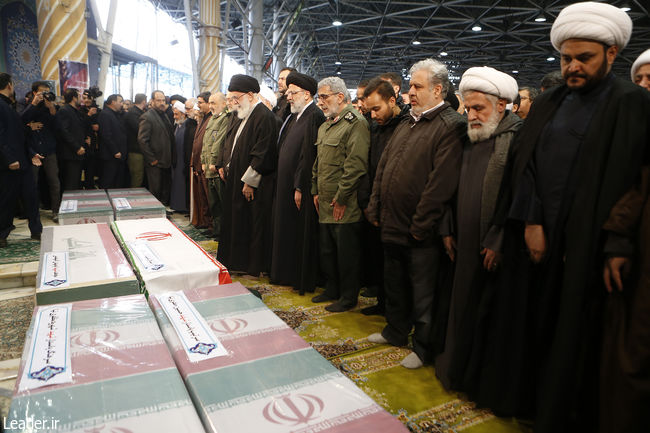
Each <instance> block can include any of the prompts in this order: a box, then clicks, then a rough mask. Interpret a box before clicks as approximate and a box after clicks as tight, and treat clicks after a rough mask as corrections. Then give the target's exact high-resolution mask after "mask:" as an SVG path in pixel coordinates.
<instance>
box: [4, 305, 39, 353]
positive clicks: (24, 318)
mask: <svg viewBox="0 0 650 433" xmlns="http://www.w3.org/2000/svg"><path fill="white" fill-rule="evenodd" d="M0 311H1V312H2V314H0V361H4V360H7V359H13V358H20V357H21V355H22V352H23V345H24V344H25V333H26V332H27V328H29V322H30V321H31V319H32V312H33V311H34V297H33V296H24V297H22V298H16V299H9V300H5V301H0Z"/></svg>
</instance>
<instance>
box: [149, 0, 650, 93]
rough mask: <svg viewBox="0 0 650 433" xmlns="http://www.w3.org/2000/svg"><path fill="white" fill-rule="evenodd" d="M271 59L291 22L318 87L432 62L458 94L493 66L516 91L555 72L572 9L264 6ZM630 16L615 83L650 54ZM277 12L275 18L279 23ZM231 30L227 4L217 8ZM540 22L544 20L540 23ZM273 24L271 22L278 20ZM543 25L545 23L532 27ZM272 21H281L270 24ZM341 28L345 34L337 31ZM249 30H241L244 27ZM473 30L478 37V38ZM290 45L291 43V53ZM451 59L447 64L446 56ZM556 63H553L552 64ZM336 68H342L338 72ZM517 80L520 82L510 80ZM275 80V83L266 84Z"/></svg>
mask: <svg viewBox="0 0 650 433" xmlns="http://www.w3.org/2000/svg"><path fill="white" fill-rule="evenodd" d="M263 1H264V32H265V34H266V38H267V40H268V41H269V43H265V48H264V53H265V59H267V58H268V57H270V56H271V55H272V49H271V46H270V45H272V42H271V41H272V33H273V31H272V28H273V25H274V23H276V25H279V26H280V27H281V26H282V25H284V23H285V22H287V21H289V20H290V18H291V17H292V16H293V17H295V19H294V20H293V25H292V26H291V27H290V30H289V33H288V34H289V36H288V44H289V45H291V44H292V43H293V42H294V41H296V40H297V42H296V43H295V44H294V45H293V49H292V50H291V51H290V52H291V53H296V56H297V58H299V65H300V66H299V68H298V69H300V70H301V71H302V72H306V73H309V74H311V75H313V76H314V77H316V78H318V79H320V78H323V77H326V76H330V75H335V74H336V73H337V70H339V69H338V68H340V72H341V74H340V76H341V78H343V79H344V80H345V81H346V83H347V84H348V87H354V86H356V84H357V83H358V82H359V80H361V79H364V78H372V77H374V76H376V75H378V74H380V73H382V72H386V71H392V72H398V73H402V74H403V76H404V77H406V75H407V73H408V68H409V67H410V66H411V65H412V64H413V63H415V62H416V61H418V60H420V59H423V58H427V57H433V58H437V59H439V60H441V61H443V62H444V63H446V64H447V66H448V69H449V71H450V76H451V78H452V81H454V82H455V84H456V85H457V84H458V81H459V79H460V76H461V75H462V73H463V72H464V71H465V70H466V69H467V68H469V67H471V66H483V65H488V66H492V67H494V68H497V69H499V70H502V71H504V72H507V73H510V74H512V75H513V76H514V77H516V78H517V80H518V81H519V84H520V86H523V85H533V86H539V82H540V80H541V78H542V76H543V75H544V74H546V73H547V72H551V71H553V70H558V69H559V59H558V57H557V53H556V52H555V50H554V49H553V47H552V46H551V43H550V40H549V34H550V29H551V24H552V23H553V21H554V19H555V17H557V15H558V13H559V12H560V11H561V10H562V9H563V8H564V7H565V6H566V5H568V4H570V3H575V2H572V1H552V0H550V1H544V0H492V1H469V0H445V1H409V0H401V1H398V0H363V1H362V0H328V1H321V0H263ZM152 2H153V3H154V4H156V5H158V6H159V7H161V8H162V9H165V10H167V11H168V12H169V13H170V14H172V16H174V17H175V18H176V19H179V20H182V19H183V18H184V16H185V14H184V10H183V0H152ZM192 3H193V4H192V8H193V15H194V18H195V20H194V27H195V28H198V26H199V23H198V10H197V8H198V5H197V3H198V2H197V1H196V0H194V1H193V2H192ZM230 3H231V6H230V17H229V20H228V22H229V23H230V24H229V26H228V27H229V28H228V31H227V34H228V39H227V41H226V44H227V53H228V55H229V56H231V57H233V58H235V59H237V60H238V61H239V62H240V63H241V64H244V60H245V56H246V53H245V51H246V50H245V46H244V45H243V44H242V40H243V37H242V27H243V28H247V21H246V19H245V18H243V16H242V13H241V12H242V11H243V10H245V8H246V7H247V4H250V3H251V2H247V1H245V0H230ZM608 3H611V4H613V5H615V6H618V7H629V8H630V10H629V11H628V14H629V15H630V17H631V18H632V21H633V23H634V30H633V33H632V38H631V41H630V43H629V45H628V46H627V47H626V48H625V50H623V51H622V52H621V53H620V54H619V56H618V58H617V60H616V62H615V65H614V72H615V73H616V74H618V75H619V76H623V77H627V76H629V70H630V67H631V65H632V63H633V62H634V60H635V59H636V57H637V56H638V55H639V54H641V52H643V51H644V50H646V49H647V48H650V14H649V12H648V6H647V1H646V0H630V1H628V0H613V1H609V2H608ZM274 12H275V14H274ZM221 13H222V17H223V18H222V19H223V20H224V22H225V13H226V2H225V1H222V2H221ZM540 14H542V16H540ZM274 16H275V18H274ZM542 17H543V18H545V19H546V21H536V19H539V20H541V18H542ZM274 19H275V21H274ZM336 19H338V20H339V21H340V22H341V23H342V25H340V26H334V25H333V24H332V23H333V21H335V20H336ZM242 22H243V26H242V24H241V23H242ZM476 25H478V26H480V27H481V30H480V31H474V30H473V27H475V26H476ZM286 44H287V43H285V45H286ZM445 53H446V55H445ZM551 57H552V58H554V60H552V61H551V60H550V58H551ZM336 61H340V62H341V65H340V66H338V65H336V64H335V62H336ZM513 71H518V72H516V73H515V72H513ZM269 79H270V74H269Z"/></svg>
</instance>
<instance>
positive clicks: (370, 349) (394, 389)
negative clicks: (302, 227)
mask: <svg viewBox="0 0 650 433" xmlns="http://www.w3.org/2000/svg"><path fill="white" fill-rule="evenodd" d="M234 279H235V280H236V281H240V282H241V283H242V284H244V285H245V286H247V287H248V288H251V289H255V290H258V291H259V292H260V293H261V294H262V299H263V300H264V302H265V303H266V304H267V305H268V306H269V307H270V308H271V309H272V310H273V311H274V312H275V313H276V314H277V315H278V316H279V317H280V318H282V319H283V320H284V321H285V322H286V323H287V324H289V326H291V327H292V328H293V329H294V330H296V332H298V333H299V334H300V336H301V337H303V338H304V339H305V340H306V341H308V342H309V343H310V344H311V345H312V346H313V347H314V348H315V349H316V350H318V351H319V352H320V353H321V354H322V355H323V356H325V357H326V358H328V359H329V360H330V362H332V364H334V365H335V366H336V367H338V368H339V369H340V370H341V371H342V372H343V373H344V374H345V375H346V376H348V377H349V378H350V379H351V380H353V381H354V382H355V383H356V384H357V386H359V387H360V388H361V389H362V390H363V391H364V392H365V393H366V394H368V395H369V396H370V397H372V398H373V399H374V400H375V401H376V402H377V403H379V404H380V405H381V406H383V407H384V408H385V409H386V410H388V411H389V412H390V413H392V414H393V415H395V416H397V417H398V418H399V419H400V420H401V421H402V422H403V423H404V424H405V425H406V426H407V427H408V428H409V429H410V430H411V431H412V432H417V433H424V432H440V433H443V432H444V433H451V432H460V431H464V432H471V433H488V432H490V433H514V432H529V431H531V430H530V429H529V428H527V427H526V426H524V425H522V424H521V423H519V422H517V421H516V420H508V419H501V418H497V417H495V416H494V415H492V414H491V413H490V412H489V411H487V410H481V409H476V408H475V406H474V404H473V403H472V402H470V401H467V400H465V399H463V398H462V396H461V395H458V394H456V393H449V392H447V391H445V390H444V388H443V387H442V385H441V384H440V382H439V381H438V380H437V379H436V377H435V373H434V370H433V367H423V368H420V369H418V370H407V369H405V368H403V367H401V366H400V365H399V362H400V361H401V360H402V358H404V357H405V356H406V355H407V354H408V353H409V350H407V349H405V348H397V347H392V346H387V345H376V344H373V343H370V342H368V340H367V339H366V337H367V336H368V335H370V334H371V333H373V332H378V331H380V330H381V329H382V328H383V326H384V324H385V322H384V319H383V318H382V317H380V316H370V317H367V316H364V315H362V314H361V313H360V312H359V309H360V308H363V307H365V306H368V305H372V304H373V303H374V301H375V299H372V298H370V299H369V298H363V297H361V298H360V305H359V306H358V307H357V308H356V309H354V310H352V311H350V312H345V313H330V312H328V311H326V310H325V309H324V307H325V305H327V303H325V304H313V303H311V301H310V298H311V296H313V295H311V296H310V294H308V295H307V296H300V295H298V294H297V293H296V292H294V291H292V290H291V289H290V288H288V287H282V286H272V285H270V284H267V283H260V282H256V281H251V280H246V279H243V278H238V277H236V278H234Z"/></svg>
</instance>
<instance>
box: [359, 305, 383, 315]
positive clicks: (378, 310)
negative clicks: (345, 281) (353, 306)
mask: <svg viewBox="0 0 650 433" xmlns="http://www.w3.org/2000/svg"><path fill="white" fill-rule="evenodd" d="M361 314H363V315H365V316H383V315H384V309H383V308H382V307H380V306H379V305H372V306H370V307H366V308H362V309H361Z"/></svg>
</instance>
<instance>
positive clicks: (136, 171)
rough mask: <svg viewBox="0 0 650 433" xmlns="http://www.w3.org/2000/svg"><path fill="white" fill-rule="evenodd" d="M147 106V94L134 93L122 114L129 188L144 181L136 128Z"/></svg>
mask: <svg viewBox="0 0 650 433" xmlns="http://www.w3.org/2000/svg"><path fill="white" fill-rule="evenodd" d="M146 106H147V95H145V94H144V93H138V94H137V95H135V99H134V100H133V105H132V106H131V108H129V111H128V112H127V113H126V114H125V115H124V125H125V127H126V143H127V148H128V151H129V156H128V158H127V161H126V162H127V164H128V167H129V174H130V175H131V188H139V187H141V186H142V185H143V182H144V159H143V157H142V151H141V150H140V145H139V144H138V129H139V128H140V117H141V116H142V115H143V114H144V108H145V107H146Z"/></svg>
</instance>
